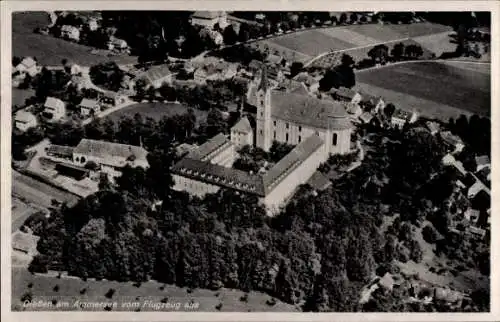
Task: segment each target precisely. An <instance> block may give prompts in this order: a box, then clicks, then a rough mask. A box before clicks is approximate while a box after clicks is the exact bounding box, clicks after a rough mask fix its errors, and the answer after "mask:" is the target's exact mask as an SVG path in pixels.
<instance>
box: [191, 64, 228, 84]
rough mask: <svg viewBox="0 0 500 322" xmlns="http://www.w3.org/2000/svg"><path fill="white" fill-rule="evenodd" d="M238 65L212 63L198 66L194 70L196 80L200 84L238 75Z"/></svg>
mask: <svg viewBox="0 0 500 322" xmlns="http://www.w3.org/2000/svg"><path fill="white" fill-rule="evenodd" d="M236 73H237V65H236V64H231V63H218V64H210V65H206V66H203V67H200V68H198V69H197V70H196V71H195V72H194V80H195V82H197V83H199V84H204V83H206V82H207V81H209V80H211V81H214V80H225V79H230V78H233V77H234V76H236Z"/></svg>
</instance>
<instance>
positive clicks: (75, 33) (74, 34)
mask: <svg viewBox="0 0 500 322" xmlns="http://www.w3.org/2000/svg"><path fill="white" fill-rule="evenodd" d="M61 37H62V38H65V39H69V40H74V41H80V30H79V29H78V28H76V27H74V26H70V25H64V26H62V27H61Z"/></svg>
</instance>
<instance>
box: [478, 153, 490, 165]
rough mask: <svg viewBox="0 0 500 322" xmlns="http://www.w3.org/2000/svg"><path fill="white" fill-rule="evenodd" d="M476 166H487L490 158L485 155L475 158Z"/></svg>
mask: <svg viewBox="0 0 500 322" xmlns="http://www.w3.org/2000/svg"><path fill="white" fill-rule="evenodd" d="M476 164H477V165H488V164H490V158H488V156H487V155H481V156H478V157H476Z"/></svg>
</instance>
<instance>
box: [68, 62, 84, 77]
mask: <svg viewBox="0 0 500 322" xmlns="http://www.w3.org/2000/svg"><path fill="white" fill-rule="evenodd" d="M69 73H70V74H71V75H76V76H78V75H81V74H82V68H81V67H80V66H78V65H77V64H71V65H70V66H69Z"/></svg>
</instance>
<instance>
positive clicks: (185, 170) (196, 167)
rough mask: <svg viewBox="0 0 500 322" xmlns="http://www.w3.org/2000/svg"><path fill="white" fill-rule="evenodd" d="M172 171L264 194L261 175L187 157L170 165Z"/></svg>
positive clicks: (204, 180) (240, 189)
mask: <svg viewBox="0 0 500 322" xmlns="http://www.w3.org/2000/svg"><path fill="white" fill-rule="evenodd" d="M171 170H172V173H175V174H178V175H182V176H183V177H188V178H193V179H195V180H198V181H203V182H207V183H211V184H214V185H217V186H223V187H227V188H231V189H235V190H239V191H243V192H247V193H252V194H256V195H259V196H264V195H265V194H264V185H263V181H262V177H260V176H259V175H256V174H250V173H248V172H245V171H241V170H237V169H233V168H227V167H224V166H221V165H217V164H213V163H210V162H206V161H201V160H195V159H191V158H189V156H188V157H186V158H184V159H182V160H180V161H179V162H177V163H176V164H175V165H174V166H173V167H172V169H171Z"/></svg>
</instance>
